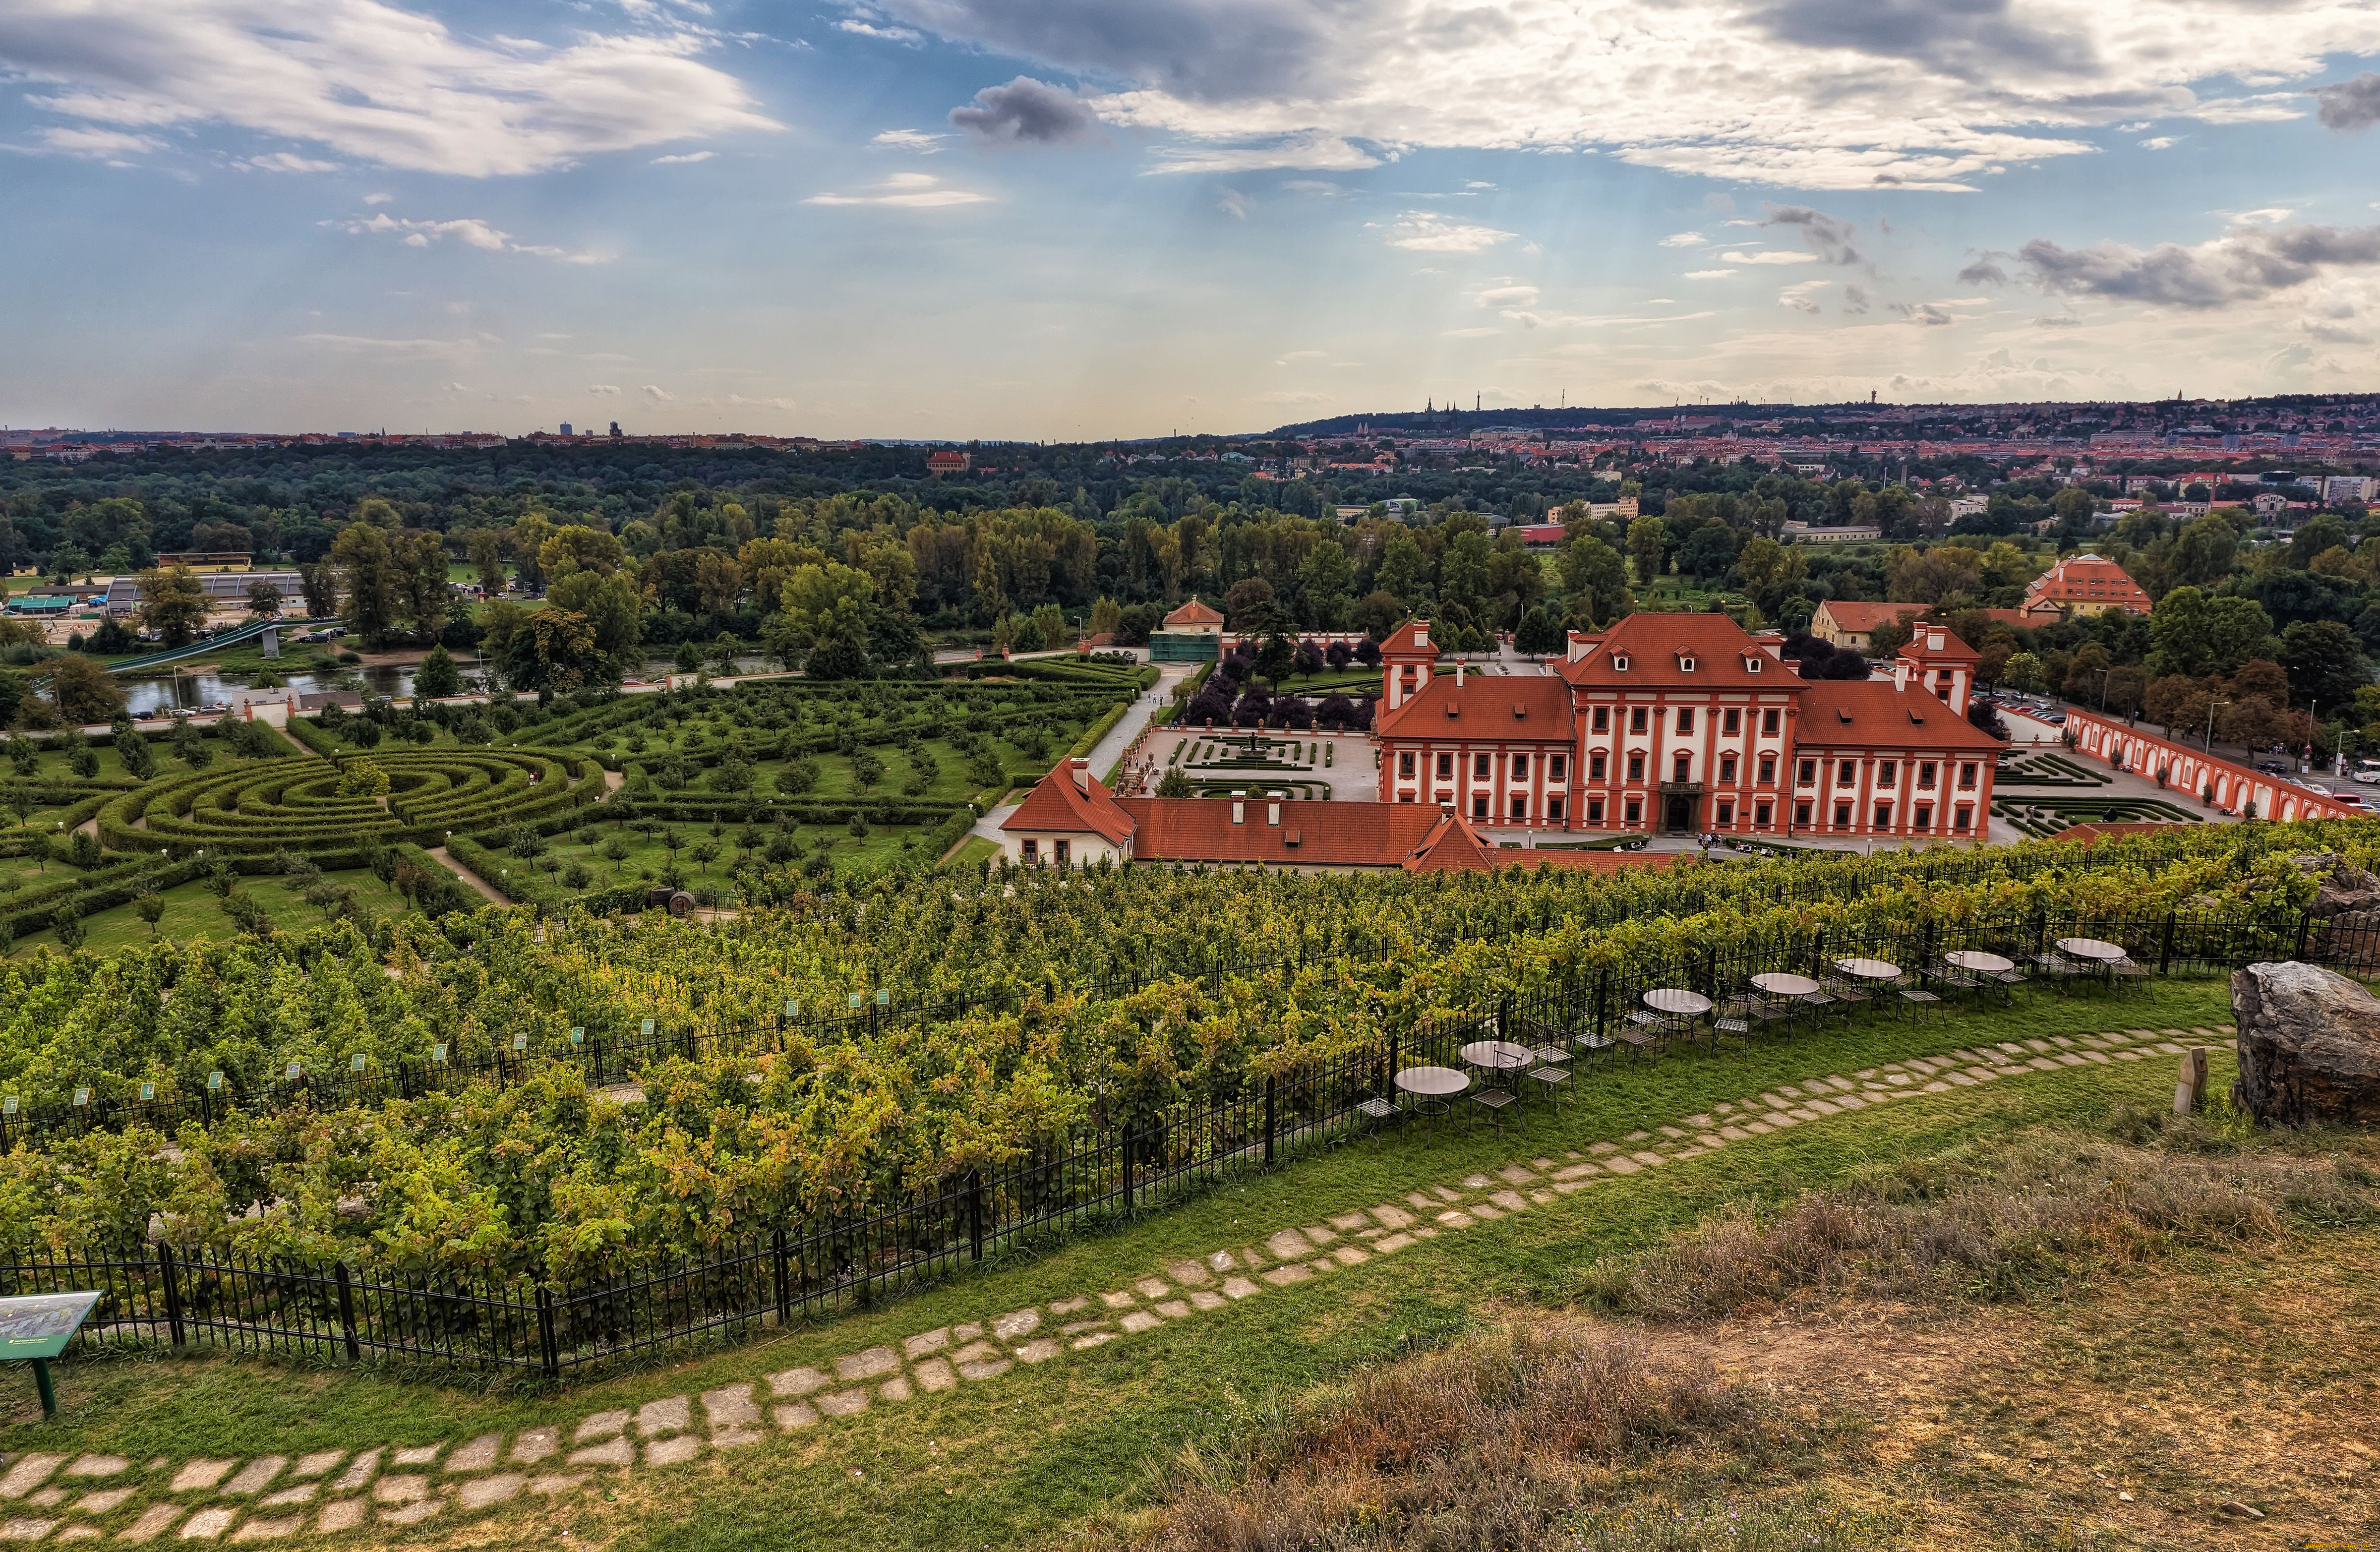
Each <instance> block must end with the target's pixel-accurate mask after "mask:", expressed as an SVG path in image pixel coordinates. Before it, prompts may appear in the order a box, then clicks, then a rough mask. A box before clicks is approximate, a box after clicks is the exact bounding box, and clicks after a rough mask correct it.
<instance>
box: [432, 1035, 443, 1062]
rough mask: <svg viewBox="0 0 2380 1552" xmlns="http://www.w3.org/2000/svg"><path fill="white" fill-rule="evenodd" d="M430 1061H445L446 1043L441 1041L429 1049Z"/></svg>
mask: <svg viewBox="0 0 2380 1552" xmlns="http://www.w3.org/2000/svg"><path fill="white" fill-rule="evenodd" d="M430 1060H431V1061H445V1060H446V1043H445V1042H444V1041H443V1040H441V1041H440V1042H439V1043H438V1044H436V1045H434V1046H432V1047H431V1048H430Z"/></svg>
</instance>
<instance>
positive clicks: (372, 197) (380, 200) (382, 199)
mask: <svg viewBox="0 0 2380 1552" xmlns="http://www.w3.org/2000/svg"><path fill="white" fill-rule="evenodd" d="M395 198H396V196H395V195H394V194H367V195H365V196H364V203H365V204H368V205H385V204H387V203H389V202H390V201H392V200H395Z"/></svg>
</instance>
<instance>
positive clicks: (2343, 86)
mask: <svg viewBox="0 0 2380 1552" xmlns="http://www.w3.org/2000/svg"><path fill="white" fill-rule="evenodd" d="M2313 100H2314V101H2315V102H2316V103H2320V104H2321V107H2320V108H2319V109H2317V110H2316V112H2317V115H2318V116H2319V117H2320V118H2321V119H2322V125H2323V127H2324V128H2325V129H2339V130H2347V129H2369V128H2370V127H2372V126H2374V125H2375V124H2380V75H2375V74H2374V73H2373V72H2372V71H2370V70H2366V71H2364V72H2363V73H2362V75H2360V76H2358V77H2356V78H2355V79H2353V80H2343V81H2333V82H2332V83H2331V84H2330V85H2328V86H2317V87H2315V88H2314V89H2313Z"/></svg>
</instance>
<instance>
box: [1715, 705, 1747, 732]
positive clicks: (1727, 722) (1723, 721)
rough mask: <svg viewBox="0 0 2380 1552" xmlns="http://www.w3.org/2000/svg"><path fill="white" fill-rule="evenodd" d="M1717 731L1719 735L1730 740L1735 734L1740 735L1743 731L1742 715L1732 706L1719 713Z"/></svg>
mask: <svg viewBox="0 0 2380 1552" xmlns="http://www.w3.org/2000/svg"><path fill="white" fill-rule="evenodd" d="M1718 731H1719V732H1720V734H1723V735H1724V736H1726V737H1729V738H1732V737H1734V736H1735V735H1736V734H1739V733H1742V732H1743V712H1741V711H1739V710H1737V709H1735V708H1734V707H1732V706H1730V707H1729V708H1728V709H1726V710H1724V711H1722V712H1720V713H1719V716H1718Z"/></svg>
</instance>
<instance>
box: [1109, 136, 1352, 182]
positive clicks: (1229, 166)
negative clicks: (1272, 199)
mask: <svg viewBox="0 0 2380 1552" xmlns="http://www.w3.org/2000/svg"><path fill="white" fill-rule="evenodd" d="M1157 157H1158V161H1157V162H1156V164H1154V165H1152V166H1150V167H1149V168H1148V169H1147V171H1148V172H1150V173H1253V172H1262V171H1266V170H1268V169H1270V168H1276V167H1289V168H1294V169H1296V170H1297V171H1299V172H1323V173H1345V172H1356V171H1360V170H1361V169H1363V168H1366V167H1377V166H1378V165H1379V164H1380V159H1379V158H1378V157H1377V156H1374V155H1373V154H1371V152H1366V151H1363V150H1359V149H1358V148H1356V147H1354V146H1352V145H1349V144H1348V143H1347V142H1346V141H1345V140H1343V139H1340V138H1339V137H1338V136H1336V135H1321V134H1307V135H1290V136H1287V137H1285V138H1283V139H1278V140H1274V141H1271V142H1269V143H1268V144H1264V145H1243V146H1227V145H1207V146H1200V145H1169V146H1160V147H1159V148H1158V151H1157Z"/></svg>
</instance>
